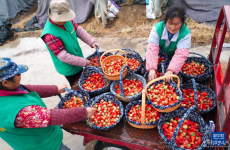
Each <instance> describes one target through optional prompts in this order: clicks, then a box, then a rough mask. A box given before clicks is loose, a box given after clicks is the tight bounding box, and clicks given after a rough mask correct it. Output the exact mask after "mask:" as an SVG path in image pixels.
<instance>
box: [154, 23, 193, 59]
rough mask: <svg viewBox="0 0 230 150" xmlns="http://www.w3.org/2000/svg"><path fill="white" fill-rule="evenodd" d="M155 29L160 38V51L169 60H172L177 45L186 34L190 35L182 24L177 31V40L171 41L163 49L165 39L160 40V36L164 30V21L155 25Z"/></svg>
mask: <svg viewBox="0 0 230 150" xmlns="http://www.w3.org/2000/svg"><path fill="white" fill-rule="evenodd" d="M155 27H156V31H157V33H158V36H159V38H160V43H159V47H160V49H161V50H163V51H164V52H165V53H166V54H167V55H168V56H169V57H170V58H172V56H173V55H174V52H175V50H176V49H177V43H178V42H179V41H180V40H181V39H183V38H184V37H185V36H186V35H187V34H189V33H190V30H189V28H188V27H187V26H186V25H185V24H183V25H182V26H181V28H180V31H179V36H178V38H177V41H176V42H174V41H171V42H170V44H169V45H168V47H165V42H166V40H165V39H161V36H162V33H163V31H164V28H165V22H164V21H161V22H159V23H157V24H156V25H155ZM167 34H168V33H167Z"/></svg>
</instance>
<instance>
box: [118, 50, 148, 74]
mask: <svg viewBox="0 0 230 150" xmlns="http://www.w3.org/2000/svg"><path fill="white" fill-rule="evenodd" d="M122 50H123V51H125V52H127V53H126V56H127V58H134V59H136V60H137V61H139V62H140V65H139V67H138V68H137V69H136V70H134V71H133V72H134V73H137V74H140V73H141V69H142V65H143V62H144V61H143V59H142V57H141V56H140V54H139V53H138V52H137V51H135V50H132V49H129V48H123V49H122ZM117 53H118V52H117ZM117 53H115V54H117ZM122 56H123V57H125V56H124V55H122Z"/></svg>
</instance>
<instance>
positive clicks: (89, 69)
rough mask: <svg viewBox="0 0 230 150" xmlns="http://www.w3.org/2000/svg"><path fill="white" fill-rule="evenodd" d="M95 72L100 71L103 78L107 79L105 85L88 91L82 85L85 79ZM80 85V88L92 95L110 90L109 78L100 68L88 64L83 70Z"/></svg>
mask: <svg viewBox="0 0 230 150" xmlns="http://www.w3.org/2000/svg"><path fill="white" fill-rule="evenodd" d="M93 73H100V74H101V75H102V76H103V78H104V80H105V86H104V87H102V88H100V89H97V90H94V91H87V90H85V89H84V88H83V87H82V85H83V84H84V83H85V80H86V79H88V77H90V75H91V74H93ZM78 86H79V87H80V89H81V90H82V91H84V92H87V93H88V94H90V95H93V96H96V95H100V94H102V93H104V92H106V91H107V90H108V86H109V81H108V80H107V78H106V77H105V76H104V74H103V73H102V71H101V70H100V69H98V68H96V67H93V66H87V67H85V68H84V69H83V71H82V74H81V77H80V79H79V81H78Z"/></svg>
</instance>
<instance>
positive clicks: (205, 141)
mask: <svg viewBox="0 0 230 150" xmlns="http://www.w3.org/2000/svg"><path fill="white" fill-rule="evenodd" d="M196 109H197V107H196V106H192V107H190V108H189V109H188V110H187V111H186V109H184V108H182V107H179V108H178V109H177V110H175V111H173V112H170V113H164V114H161V117H160V119H159V121H158V125H157V128H158V132H159V134H160V136H161V138H162V139H163V141H164V142H165V144H166V145H167V146H168V147H169V148H170V149H176V150H187V149H184V148H180V147H178V146H177V144H176V142H175V138H176V136H177V134H178V132H179V129H180V128H181V126H182V124H183V123H184V121H185V119H188V120H191V121H193V122H197V123H198V126H199V132H201V133H202V134H203V135H202V137H201V138H202V143H201V147H199V148H197V149H196V150H202V149H204V148H205V147H208V146H210V140H211V129H210V127H209V126H208V125H207V124H206V122H205V121H204V120H203V118H202V117H201V116H200V115H198V114H197V113H196V111H195V110H196ZM174 117H179V118H182V119H181V121H180V122H179V124H178V126H177V127H176V129H175V130H174V133H173V136H172V138H171V141H170V140H169V139H167V138H166V136H165V135H164V132H163V129H162V126H163V124H164V123H166V122H169V121H170V120H171V119H172V118H174Z"/></svg>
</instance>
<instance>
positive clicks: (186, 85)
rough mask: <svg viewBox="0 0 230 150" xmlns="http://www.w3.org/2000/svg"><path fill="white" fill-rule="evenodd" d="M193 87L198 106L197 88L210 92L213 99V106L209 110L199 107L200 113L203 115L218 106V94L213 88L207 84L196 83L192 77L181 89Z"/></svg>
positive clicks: (209, 94) (209, 95)
mask: <svg viewBox="0 0 230 150" xmlns="http://www.w3.org/2000/svg"><path fill="white" fill-rule="evenodd" d="M191 88H192V89H193V90H194V98H195V105H196V106H197V107H198V96H197V90H198V91H200V92H206V93H208V97H209V98H210V99H212V101H213V106H212V107H211V108H210V109H208V110H202V109H199V111H198V113H200V114H202V115H203V114H207V113H209V112H210V111H211V110H213V109H214V108H215V107H216V104H217V102H216V94H215V92H214V91H213V90H212V89H210V88H208V87H207V86H204V85H202V84H199V83H196V82H195V80H194V79H190V80H189V81H188V82H187V83H185V84H182V85H181V89H191Z"/></svg>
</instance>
